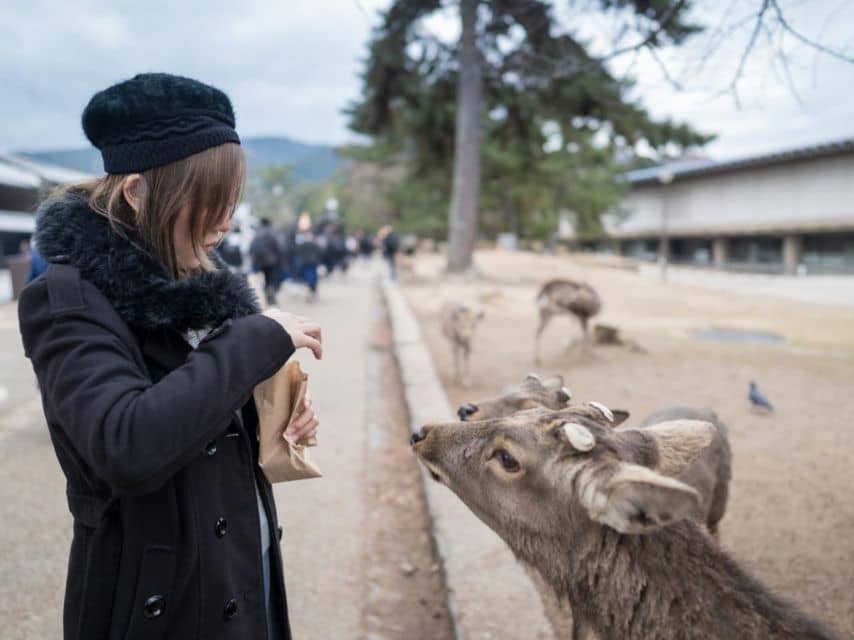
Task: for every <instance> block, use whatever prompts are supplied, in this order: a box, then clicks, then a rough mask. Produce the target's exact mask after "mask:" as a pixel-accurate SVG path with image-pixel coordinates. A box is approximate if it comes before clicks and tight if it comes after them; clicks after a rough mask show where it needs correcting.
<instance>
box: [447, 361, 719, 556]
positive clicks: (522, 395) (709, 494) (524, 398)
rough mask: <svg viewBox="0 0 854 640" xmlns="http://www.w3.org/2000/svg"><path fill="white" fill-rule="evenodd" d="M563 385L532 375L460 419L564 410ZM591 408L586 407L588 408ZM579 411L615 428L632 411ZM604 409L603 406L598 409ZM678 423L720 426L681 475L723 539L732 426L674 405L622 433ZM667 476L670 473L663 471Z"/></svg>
mask: <svg viewBox="0 0 854 640" xmlns="http://www.w3.org/2000/svg"><path fill="white" fill-rule="evenodd" d="M558 383H559V384H560V385H563V378H562V377H561V376H553V377H551V378H547V379H546V380H541V379H540V377H539V376H537V375H536V374H534V373H529V374H528V375H527V376H526V377H525V379H524V380H523V381H522V383H521V384H520V385H517V386H516V387H513V388H511V389H508V390H507V391H505V392H504V394H502V395H500V396H499V397H497V398H494V399H492V400H486V401H483V402H479V403H477V404H472V403H470V402H465V403H463V404H462V405H460V407H459V409H458V410H457V415H458V416H459V417H460V419H461V420H486V419H489V418H502V417H504V416H509V415H511V414H513V413H516V412H517V411H520V410H523V409H533V408H536V407H542V408H546V409H554V410H556V409H562V408H564V407H565V406H566V405H567V404H568V403H569V396H570V394H569V391H568V390H566V388H565V387H564V388H563V391H564V392H565V395H566V400H565V401H562V399H561V398H560V397H558V396H557V395H556V392H555V391H554V388H555V386H556V385H557V384H558ZM557 393H559V392H557ZM585 406H586V408H583V407H585ZM581 407H582V408H581V409H579V410H586V411H590V410H594V411H598V412H600V413H601V414H602V415H603V416H605V417H606V419H607V420H608V423H609V424H610V425H611V426H612V427H618V426H620V425H621V424H622V423H624V422H625V421H626V420H627V419H628V417H629V412H628V411H622V410H619V409H615V410H613V411H612V410H610V409H607V410H606V409H604V408H602V405H599V404H598V403H588V404H587V405H581ZM597 407H599V408H597ZM672 420H702V421H704V422H708V423H710V424H712V425H713V426H714V428H715V432H714V434H713V438H712V440H711V442H710V443H709V446H708V447H706V448H705V449H703V451H701V452H700V453H699V455H697V457H696V458H695V459H694V460H693V461H692V463H691V464H690V465H688V466H687V467H686V468H685V469H682V470H681V471H680V472H679V473H678V474H677V475H676V476H675V477H676V478H677V479H678V480H681V481H682V482H684V483H686V484H687V485H689V486H690V487H692V488H693V489H694V490H695V491H697V493H698V494H699V495H700V503H699V505H698V509H697V512H696V513H694V514H693V517H694V518H695V520H696V521H697V522H699V523H701V524H705V525H706V527H707V528H708V529H709V533H711V534H712V535H713V536H714V537H715V539H716V540H717V539H718V525H719V523H720V521H721V519H722V518H723V517H724V513H726V505H727V499H728V498H729V483H730V480H731V479H732V449H731V448H730V444H729V433H728V430H727V427H726V425H725V424H724V423H723V422H721V420H720V418H718V416H717V414H716V413H715V412H714V411H712V410H711V409H707V408H706V407H690V406H673V407H666V408H664V409H660V410H659V411H655V412H654V413H651V414H650V415H648V416H647V417H646V418H644V419H643V420H642V421H641V423H640V424H639V425H638V426H637V427H621V429H623V430H626V429H631V428H636V429H640V430H643V429H648V428H650V427H654V426H655V425H657V424H661V423H662V422H669V421H672ZM662 471H663V472H664V473H667V470H662Z"/></svg>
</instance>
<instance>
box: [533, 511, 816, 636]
mask: <svg viewBox="0 0 854 640" xmlns="http://www.w3.org/2000/svg"><path fill="white" fill-rule="evenodd" d="M570 526H571V525H570ZM571 528H572V529H578V530H576V531H573V532H572V533H573V535H571V536H567V535H566V534H567V533H568V532H567V531H566V530H564V532H563V535H554V536H542V535H541V536H540V537H539V539H538V540H532V541H530V543H529V544H527V545H524V546H525V553H523V554H519V555H520V557H522V559H523V560H526V561H527V562H529V563H530V564H532V565H533V566H534V567H535V568H536V569H537V570H538V571H539V572H540V573H541V574H542V575H543V577H544V578H545V580H546V581H547V582H548V583H549V584H550V585H551V587H552V588H553V589H554V591H555V592H556V594H557V595H558V597H560V598H567V599H568V600H569V602H570V605H571V606H572V611H573V615H574V616H576V617H577V619H579V620H581V621H583V622H584V623H585V624H586V625H588V626H589V627H590V628H591V629H595V630H596V632H597V634H598V638H600V640H609V639H621V640H635V639H637V640H640V639H646V638H660V639H661V640H669V639H672V640H675V639H677V638H678V639H689V638H690V639H694V638H696V639H697V640H699V639H700V638H703V639H713V638H767V639H774V640H784V639H786V640H794V639H795V638H798V639H800V640H806V639H813V640H821V639H830V638H832V636H830V635H829V634H827V632H826V631H823V630H822V629H821V628H820V627H819V625H817V624H816V623H815V622H813V621H811V620H809V619H808V618H807V617H806V616H804V615H803V614H801V613H800V612H799V611H798V610H797V609H795V608H794V607H793V606H791V605H789V604H787V603H785V602H783V601H781V600H779V599H777V598H776V597H775V596H773V595H771V594H770V593H769V592H768V590H767V589H765V588H764V587H763V586H762V585H761V584H760V583H759V582H758V581H756V580H755V579H754V578H752V577H751V576H749V575H747V574H746V573H745V572H744V571H743V570H741V569H740V568H739V567H738V565H737V564H736V563H735V562H734V561H733V560H732V559H730V558H729V557H728V556H727V555H726V554H725V553H724V552H723V551H721V550H720V549H719V548H718V547H717V545H715V544H714V543H713V542H712V541H711V539H710V538H709V537H708V536H707V535H705V533H703V532H701V531H700V530H699V528H698V527H697V526H696V525H695V524H694V523H692V522H688V521H683V522H680V523H676V524H674V525H672V526H670V527H666V528H664V529H662V530H660V531H657V532H654V533H651V534H647V535H622V534H619V533H617V532H616V531H614V530H612V529H610V528H606V527H603V526H600V525H598V524H593V523H590V522H589V521H587V522H586V524H585V525H584V526H583V527H572V526H571ZM568 541H571V542H568Z"/></svg>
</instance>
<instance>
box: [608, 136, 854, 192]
mask: <svg viewBox="0 0 854 640" xmlns="http://www.w3.org/2000/svg"><path fill="white" fill-rule="evenodd" d="M846 153H854V138H846V139H842V140H836V141H833V142H826V143H822V144H815V145H811V146H808V147H800V148H797V149H787V150H784V151H776V152H774V153H766V154H762V155H757V156H749V157H745V158H736V159H732V160H710V159H702V160H687V161H684V162H670V163H667V164H663V165H658V166H656V167H649V168H647V169H637V170H635V171H628V172H626V173H625V174H623V175H624V177H625V178H626V179H627V180H628V181H629V183H630V184H631V185H632V186H639V185H643V184H658V183H659V182H660V180H659V176H662V175H666V174H670V176H672V179H673V180H680V179H685V178H694V177H702V176H707V175H713V174H720V173H730V172H734V171H739V170H741V169H752V168H757V167H770V166H774V165H780V164H787V163H790V162H797V161H800V160H812V159H815V158H825V157H830V156H837V155H842V154H846Z"/></svg>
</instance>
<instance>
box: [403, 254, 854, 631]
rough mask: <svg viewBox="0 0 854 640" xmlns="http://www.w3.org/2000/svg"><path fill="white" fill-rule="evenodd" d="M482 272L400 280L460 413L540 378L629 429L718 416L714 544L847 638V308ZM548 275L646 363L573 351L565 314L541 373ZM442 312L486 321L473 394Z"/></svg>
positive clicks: (510, 262) (618, 280) (502, 258)
mask: <svg viewBox="0 0 854 640" xmlns="http://www.w3.org/2000/svg"><path fill="white" fill-rule="evenodd" d="M476 264H477V265H478V269H479V272H480V276H479V277H448V276H445V275H443V276H441V277H439V276H440V273H441V270H442V267H443V261H442V259H441V258H440V257H439V256H434V255H427V256H420V257H419V258H418V259H416V261H415V262H414V264H413V265H412V266H413V272H410V273H409V274H407V275H406V277H405V279H404V285H405V289H404V290H405V292H406V295H407V297H408V299H409V301H410V303H411V304H412V306H413V308H414V309H415V312H416V314H417V315H418V317H419V319H420V321H421V325H422V330H423V333H424V336H425V338H426V340H427V342H428V344H429V346H430V349H431V352H432V353H433V356H434V359H435V361H436V364H437V368H438V370H439V372H440V375H441V378H442V381H443V384H444V385H445V388H446V390H447V392H448V395H449V398H450V400H451V402H452V403H453V404H454V406H456V405H457V404H459V403H460V402H462V401H474V402H477V401H478V400H479V399H483V398H489V397H492V396H494V395H495V394H497V393H498V392H500V390H501V389H502V388H504V387H506V386H508V385H511V384H515V383H517V382H519V381H520V380H521V379H522V377H523V376H524V375H525V374H526V373H527V372H529V371H538V372H540V373H542V374H548V373H561V374H563V375H564V376H565V379H566V381H567V384H568V386H569V387H570V388H571V389H572V391H573V396H574V398H576V399H578V400H599V401H600V402H604V403H605V404H607V405H608V406H611V407H614V408H624V409H628V410H630V411H631V412H632V414H633V416H634V419H639V418H640V417H642V416H644V415H646V414H647V413H649V412H651V411H653V410H655V409H658V408H661V407H663V406H666V405H669V404H698V405H706V406H709V407H712V408H713V409H714V410H715V411H717V413H718V414H719V415H720V416H721V418H722V419H723V420H724V421H725V422H726V423H727V424H728V426H729V428H730V437H731V440H732V447H733V452H734V462H733V481H732V484H731V487H730V500H729V506H728V509H727V514H726V516H725V518H724V520H723V521H722V523H721V541H722V544H723V545H724V547H725V548H726V549H727V550H728V551H730V552H731V553H732V555H733V556H734V557H735V558H737V559H738V560H740V561H741V562H742V563H743V564H744V565H745V566H746V567H747V568H748V569H749V570H751V571H752V572H753V573H754V574H755V575H757V576H758V577H759V578H760V579H762V580H763V581H764V582H765V583H766V584H767V585H769V586H771V587H772V588H774V589H775V590H776V591H777V592H778V593H780V594H781V595H783V596H785V597H787V598H789V599H791V600H793V601H795V602H797V603H798V604H799V605H800V606H801V607H802V608H803V609H804V610H805V611H807V612H808V613H810V614H812V615H814V616H816V617H818V618H821V619H823V620H825V621H826V622H828V623H829V624H830V625H831V626H832V627H833V628H835V629H836V630H837V631H838V632H840V633H841V634H843V635H844V636H846V637H850V636H851V635H852V634H854V591H852V589H851V586H852V584H854V535H852V533H851V532H852V530H854V498H852V495H851V489H852V487H854V464H852V463H854V453H852V452H854V425H852V418H854V393H852V390H854V309H852V308H850V306H849V307H848V308H845V307H842V306H838V307H835V306H825V305H813V304H803V303H796V302H791V301H786V300H782V299H776V298H773V297H761V296H757V295H751V296H746V295H738V294H736V293H731V292H730V293H727V292H721V291H713V290H710V289H705V288H701V287H698V286H685V285H675V284H663V283H661V282H659V281H657V280H654V279H648V278H643V277H641V276H639V275H637V274H636V273H631V272H628V271H624V270H619V269H613V268H606V267H601V266H594V265H592V264H590V263H588V262H583V261H577V260H573V259H572V258H571V257H553V256H537V255H532V254H521V253H518V254H508V253H501V252H481V253H479V254H478V256H477V259H476ZM554 277H569V278H576V279H582V280H585V281H587V282H589V283H591V284H592V285H593V286H595V287H596V288H597V289H598V290H599V292H600V294H601V295H602V298H603V301H604V307H603V310H602V313H601V314H600V316H599V317H598V318H596V319H595V320H598V321H602V322H606V323H608V324H613V325H616V326H618V327H619V328H620V330H621V331H622V332H623V333H625V334H626V335H627V336H628V337H630V338H632V339H634V340H636V341H637V342H638V343H639V344H640V345H642V346H643V347H644V348H645V349H646V350H647V353H646V354H642V353H633V352H630V351H628V350H626V349H623V348H620V347H596V348H593V349H587V350H585V349H581V348H574V349H571V350H569V351H567V349H566V345H567V343H568V342H569V341H570V340H571V339H572V338H576V337H578V336H579V334H580V331H579V328H578V325H577V323H576V322H575V321H574V320H570V319H568V318H561V319H556V320H554V321H553V322H552V324H551V325H550V326H549V328H548V329H547V330H546V332H545V334H544V335H543V341H542V355H543V358H542V364H540V365H536V364H535V362H534V357H533V354H534V332H535V329H536V325H537V313H536V309H535V306H534V299H535V297H536V292H537V288H538V285H539V284H540V283H541V282H543V281H545V280H547V279H550V278H554ZM445 301H458V302H462V303H466V304H469V305H470V306H473V307H475V308H478V309H482V310H484V311H485V313H486V318H485V320H484V322H483V324H482V326H481V327H480V328H479V329H478V334H477V335H476V337H475V342H474V352H473V356H472V379H473V380H472V384H471V386H470V387H469V388H467V389H465V388H462V387H461V386H459V385H457V384H456V383H455V382H454V378H453V371H452V368H451V367H452V360H451V351H450V346H449V344H448V343H447V341H446V340H445V339H444V338H443V337H442V335H441V332H440V328H439V323H438V311H439V309H440V307H441V305H442V304H443V303H444V302H445ZM708 329H748V330H756V331H768V332H772V333H774V334H777V335H779V336H781V337H782V338H783V339H784V341H783V342H781V343H778V344H756V343H724V342H713V341H708V340H701V339H699V338H698V337H697V336H696V335H695V333H696V332H698V331H703V330H708ZM750 380H755V381H756V382H757V383H758V384H759V386H760V388H761V389H762V390H763V391H764V392H765V394H766V395H767V396H768V397H769V399H770V400H771V402H772V403H774V405H775V407H776V411H775V412H774V413H773V414H772V415H760V414H758V413H754V412H753V411H752V410H751V408H750V405H749V403H748V400H747V390H748V382H749V381H750ZM630 420H631V419H630ZM556 626H560V627H563V628H565V627H564V624H559V625H556Z"/></svg>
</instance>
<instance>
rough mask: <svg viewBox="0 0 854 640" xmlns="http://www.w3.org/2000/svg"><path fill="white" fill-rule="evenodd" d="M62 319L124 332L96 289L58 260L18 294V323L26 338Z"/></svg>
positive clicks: (104, 298)
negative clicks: (82, 321) (70, 319)
mask: <svg viewBox="0 0 854 640" xmlns="http://www.w3.org/2000/svg"><path fill="white" fill-rule="evenodd" d="M63 318H74V319H76V320H85V321H88V322H90V323H91V322H95V323H97V324H98V325H100V326H102V327H104V328H109V329H111V330H112V331H114V332H120V333H125V331H126V329H125V328H124V323H123V322H122V320H121V318H120V316H119V315H118V313H117V312H116V310H115V309H114V308H113V306H112V305H111V304H110V301H109V300H108V299H107V298H106V296H105V295H104V294H103V293H102V292H101V291H100V290H99V289H98V287H96V286H95V285H94V284H92V283H91V282H89V281H88V280H86V279H85V278H84V277H82V276H81V274H80V270H79V269H78V268H77V267H75V266H74V265H71V264H67V263H66V262H64V261H63V259H62V258H60V259H59V260H54V261H52V262H51V263H50V264H49V265H48V267H47V269H46V270H45V272H44V273H43V274H42V275H40V276H39V277H38V278H36V279H35V280H33V281H32V282H31V283H29V284H28V285H27V286H26V287H24V289H23V290H22V291H21V294H20V297H19V300H18V321H19V326H20V329H21V333H22V334H23V335H24V336H25V337H26V336H27V334H30V335H32V334H33V333H38V332H39V331H41V330H42V329H43V328H45V327H47V326H48V325H50V324H53V323H54V322H55V321H57V320H61V319H63ZM128 337H130V336H129V335H128Z"/></svg>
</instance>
